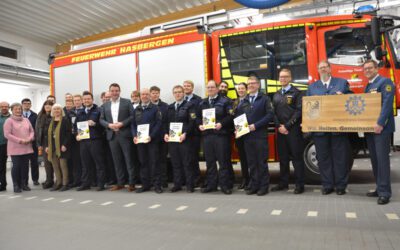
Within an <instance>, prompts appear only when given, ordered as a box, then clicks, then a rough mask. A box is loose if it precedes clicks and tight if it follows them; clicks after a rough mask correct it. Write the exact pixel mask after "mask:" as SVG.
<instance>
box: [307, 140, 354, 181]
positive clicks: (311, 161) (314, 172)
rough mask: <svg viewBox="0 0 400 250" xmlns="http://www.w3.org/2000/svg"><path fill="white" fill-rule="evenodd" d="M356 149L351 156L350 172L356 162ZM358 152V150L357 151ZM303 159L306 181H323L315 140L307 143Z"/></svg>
mask: <svg viewBox="0 0 400 250" xmlns="http://www.w3.org/2000/svg"><path fill="white" fill-rule="evenodd" d="M354 151H355V150H352V151H351V152H353V155H351V156H350V159H349V172H350V171H351V169H352V168H353V163H354ZM357 152H358V151H357ZM303 159H304V165H305V166H304V167H305V169H304V175H305V176H304V177H305V182H306V183H307V184H320V183H321V177H320V172H319V168H318V160H317V153H316V150H315V145H314V142H313V141H309V142H308V143H307V146H306V147H305V149H304V153H303Z"/></svg>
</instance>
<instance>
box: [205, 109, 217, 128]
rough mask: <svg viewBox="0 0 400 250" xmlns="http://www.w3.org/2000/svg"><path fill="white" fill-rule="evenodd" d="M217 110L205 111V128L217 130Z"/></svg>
mask: <svg viewBox="0 0 400 250" xmlns="http://www.w3.org/2000/svg"><path fill="white" fill-rule="evenodd" d="M215 120H216V119H215V108H211V109H203V128H204V129H205V130H206V129H215Z"/></svg>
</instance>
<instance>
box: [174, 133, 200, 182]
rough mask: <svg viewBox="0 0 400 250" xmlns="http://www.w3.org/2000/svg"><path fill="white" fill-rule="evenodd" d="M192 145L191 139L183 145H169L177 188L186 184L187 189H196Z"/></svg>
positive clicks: (175, 143)
mask: <svg viewBox="0 0 400 250" xmlns="http://www.w3.org/2000/svg"><path fill="white" fill-rule="evenodd" d="M191 145H192V140H191V138H186V139H185V140H184V141H183V142H182V143H178V142H171V143H168V149H169V154H170V157H171V163H172V173H173V177H174V186H175V187H178V188H180V187H182V183H184V182H185V183H186V187H187V188H194V178H193V166H192V165H191V163H192V160H191V158H192V154H191V148H190V147H191ZM185 180H186V181H185Z"/></svg>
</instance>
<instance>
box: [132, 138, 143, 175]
mask: <svg viewBox="0 0 400 250" xmlns="http://www.w3.org/2000/svg"><path fill="white" fill-rule="evenodd" d="M132 163H133V179H134V180H135V183H141V180H140V161H139V154H138V149H137V145H136V144H132Z"/></svg>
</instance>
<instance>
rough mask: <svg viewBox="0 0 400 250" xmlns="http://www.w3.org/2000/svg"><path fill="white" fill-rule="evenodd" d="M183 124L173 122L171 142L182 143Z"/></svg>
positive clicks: (170, 131) (170, 126)
mask: <svg viewBox="0 0 400 250" xmlns="http://www.w3.org/2000/svg"><path fill="white" fill-rule="evenodd" d="M182 128H183V123H182V122H171V123H170V124H169V140H168V141H169V142H181V135H182Z"/></svg>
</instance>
